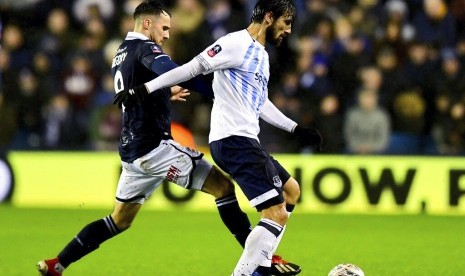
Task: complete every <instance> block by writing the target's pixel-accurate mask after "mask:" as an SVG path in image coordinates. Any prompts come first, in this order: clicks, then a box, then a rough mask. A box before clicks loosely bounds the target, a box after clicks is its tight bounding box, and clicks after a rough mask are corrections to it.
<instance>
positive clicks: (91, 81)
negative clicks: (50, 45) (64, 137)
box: [63, 53, 97, 149]
mask: <svg viewBox="0 0 465 276" xmlns="http://www.w3.org/2000/svg"><path fill="white" fill-rule="evenodd" d="M96 89H97V75H96V74H95V72H94V71H93V68H92V63H91V61H90V60H89V59H88V58H87V56H85V55H84V54H82V53H77V54H75V55H74V56H73V57H72V59H71V60H70V63H69V65H68V66H67V68H65V71H64V74H63V93H64V95H66V97H67V98H68V100H69V104H70V107H71V112H72V116H71V117H72V122H73V133H74V136H73V137H72V140H71V141H69V142H70V146H71V147H73V148H75V149H85V148H86V147H87V146H88V143H89V121H90V114H91V108H92V99H93V96H94V94H95V91H96Z"/></svg>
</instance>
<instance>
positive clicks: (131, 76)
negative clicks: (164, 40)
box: [111, 33, 172, 163]
mask: <svg viewBox="0 0 465 276" xmlns="http://www.w3.org/2000/svg"><path fill="white" fill-rule="evenodd" d="M163 60H165V61H166V60H170V58H169V57H168V56H167V55H166V54H165V53H163V51H162V49H161V47H160V46H158V45H156V44H155V43H154V42H152V41H150V40H147V39H146V38H145V37H144V36H142V35H139V34H137V33H129V34H128V36H127V37H126V39H125V40H124V42H123V43H122V44H121V45H120V46H119V48H118V50H117V52H116V54H115V57H114V58H113V64H112V67H111V72H112V74H113V79H114V84H115V90H116V92H117V93H118V92H119V91H122V90H124V89H128V88H132V87H135V86H137V85H141V84H143V83H145V82H148V81H150V80H152V79H153V78H155V77H157V76H158V74H157V73H155V72H154V71H152V70H151V68H152V66H153V63H155V62H163ZM170 97H171V92H170V89H169V88H165V89H161V90H158V91H154V92H153V93H151V94H149V95H148V97H146V98H145V101H144V102H143V103H139V104H136V103H127V104H126V105H124V106H123V128H122V131H121V137H120V143H119V146H118V148H119V154H120V156H121V160H122V161H125V162H129V163H131V162H132V161H134V160H135V159H137V158H139V157H141V156H143V155H145V154H147V153H149V152H150V151H152V150H153V149H154V148H156V147H157V146H158V145H159V144H160V141H161V140H162V139H167V138H169V139H172V137H171V111H170V108H171V106H170V105H171V103H170Z"/></svg>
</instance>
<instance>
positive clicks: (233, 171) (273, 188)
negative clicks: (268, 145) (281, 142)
mask: <svg viewBox="0 0 465 276" xmlns="http://www.w3.org/2000/svg"><path fill="white" fill-rule="evenodd" d="M210 152H211V155H212V157H213V160H214V161H215V163H216V164H217V165H218V166H219V167H220V168H221V169H222V170H223V171H224V172H226V173H228V174H229V175H231V176H232V178H233V179H234V181H236V183H237V184H238V185H239V187H240V188H241V189H242V191H243V192H244V194H245V196H246V197H247V198H248V200H249V202H250V204H251V205H252V206H253V207H255V208H257V210H258V211H261V210H263V209H266V208H268V207H270V206H274V205H277V204H279V203H282V202H284V197H283V188H282V186H283V185H284V183H286V182H287V180H289V178H290V174H289V173H288V172H287V171H286V170H285V169H284V168H283V167H282V166H281V165H280V164H279V163H278V161H276V160H275V159H274V158H273V157H272V156H271V155H269V154H268V152H266V150H265V149H264V148H262V146H261V145H260V143H259V142H258V141H257V140H255V139H252V138H247V137H242V136H230V137H227V138H224V139H221V140H219V141H214V142H211V143H210Z"/></svg>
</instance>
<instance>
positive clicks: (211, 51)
mask: <svg viewBox="0 0 465 276" xmlns="http://www.w3.org/2000/svg"><path fill="white" fill-rule="evenodd" d="M237 42H238V41H235V40H234V39H233V37H232V36H224V37H221V38H220V39H218V40H217V41H216V42H215V43H213V44H212V45H210V46H209V47H207V48H206V49H205V50H204V51H203V52H201V53H200V54H199V55H197V57H196V58H197V59H198V60H199V62H200V63H201V64H202V66H203V67H204V68H205V70H206V72H205V73H204V74H208V73H211V72H213V71H217V70H222V69H226V68H232V67H236V66H239V65H240V64H241V62H242V58H240V56H241V55H243V54H242V48H241V44H240V43H237Z"/></svg>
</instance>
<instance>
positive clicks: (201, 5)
mask: <svg viewBox="0 0 465 276" xmlns="http://www.w3.org/2000/svg"><path fill="white" fill-rule="evenodd" d="M295 2H296V5H297V6H298V9H297V12H298V15H297V20H296V22H295V23H294V26H293V34H292V35H291V37H289V38H288V40H287V41H286V43H285V44H284V45H282V46H281V47H280V49H275V48H273V47H269V53H270V62H271V77H270V83H269V98H270V99H271V100H272V101H273V102H274V104H275V105H276V106H277V107H278V108H279V109H280V110H282V111H283V112H284V113H285V114H286V115H287V116H289V117H290V118H292V119H294V120H295V121H297V122H299V123H301V124H304V125H307V126H310V127H316V128H318V129H319V130H320V131H321V133H322V135H323V136H324V138H325V145H324V147H323V150H322V151H321V152H314V151H313V150H312V149H309V148H301V147H300V146H299V144H298V143H297V141H296V140H295V139H294V138H293V137H292V136H291V135H289V134H287V133H285V132H283V131H281V130H278V129H274V128H273V127H271V126H268V125H266V124H262V125H261V127H262V131H261V134H260V140H261V142H262V144H263V145H264V146H265V148H266V149H268V150H269V151H270V152H272V153H275V157H276V158H277V159H278V160H279V161H280V162H282V164H283V165H284V166H285V167H286V168H288V170H289V171H290V172H291V173H292V174H293V175H294V176H295V177H296V178H297V179H298V180H299V182H300V184H301V185H302V198H301V201H300V204H299V206H298V207H297V208H296V211H295V214H293V215H292V217H291V220H290V222H289V227H288V232H286V237H285V238H284V239H283V243H282V245H281V246H280V248H279V251H280V254H283V255H284V256H285V257H286V258H288V259H292V261H295V262H296V263H299V264H302V266H303V272H302V275H325V274H327V272H328V271H329V270H330V269H331V268H332V266H334V265H336V264H337V263H342V262H354V263H356V264H358V265H360V266H361V267H362V269H364V270H365V272H366V275H373V276H378V275H393V274H395V275H434V274H439V275H451V276H452V275H461V274H462V272H463V271H464V270H465V264H464V262H463V256H464V255H465V250H464V248H463V244H464V242H465V240H464V237H463V231H462V229H464V228H465V227H464V226H465V225H464V224H465V222H464V221H463V215H465V202H464V199H463V197H464V196H465V184H464V183H463V182H464V181H465V180H463V179H465V162H464V159H463V156H464V153H465V1H463V0H449V1H446V0H408V1H407V0H405V1H402V0H388V1H383V0H296V1H295ZM139 3H140V0H69V1H61V0H24V1H17V0H0V26H1V28H0V29H1V40H0V43H1V48H0V202H1V201H5V203H3V204H0V244H1V249H0V274H3V275H31V274H33V273H34V264H35V262H36V261H37V260H39V259H40V258H44V257H52V256H53V255H55V254H57V252H58V251H59V250H60V249H61V247H62V246H63V245H64V244H65V243H66V242H68V241H69V239H71V238H72V236H73V235H74V234H76V232H77V231H79V230H80V228H81V227H83V226H84V225H85V224H86V223H87V222H90V221H92V220H94V219H96V218H98V217H103V216H105V215H107V214H108V212H109V210H110V208H111V206H112V202H113V197H114V190H115V186H116V182H117V179H118V174H119V170H120V167H119V158H118V154H117V143H118V138H119V131H120V127H121V121H120V112H121V111H120V110H119V109H117V108H116V107H115V106H113V105H112V99H113V95H114V90H113V80H112V78H111V75H110V66H111V62H112V58H113V55H114V52H115V50H116V47H117V46H118V45H119V43H120V42H121V41H122V39H124V37H125V35H126V33H127V32H128V31H132V28H133V20H132V12H133V11H134V8H135V7H136V6H137V5H138V4H139ZM165 3H166V4H167V5H168V6H169V7H170V10H171V13H172V29H171V31H170V40H168V42H167V43H166V44H164V45H163V50H164V51H165V52H166V53H168V54H169V55H170V56H171V57H172V59H173V60H174V61H176V62H177V63H179V64H183V63H185V62H187V61H189V60H190V59H191V58H192V57H194V56H195V55H196V54H197V53H199V52H200V51H201V50H203V49H204V48H206V47H208V46H209V45H210V44H211V43H212V42H213V41H214V40H216V39H217V38H219V37H220V36H222V35H224V34H226V33H227V32H230V31H235V30H239V29H241V28H244V27H246V26H247V24H248V22H249V18H250V16H251V12H252V7H253V5H254V3H255V1H254V0H250V1H248V0H173V1H168V0H166V1H165ZM210 108H211V102H210V101H208V100H206V99H204V98H202V97H201V96H200V95H196V94H195V93H193V94H191V96H190V97H189V99H188V102H187V103H175V104H174V105H173V122H174V124H173V132H174V136H175V139H176V140H179V141H180V142H181V143H183V144H185V145H189V146H192V147H197V148H198V149H200V150H201V151H204V152H205V153H206V155H207V157H208V145H207V140H208V139H207V136H208V131H209V117H210ZM238 194H239V195H240V192H238ZM239 199H240V201H241V206H243V208H244V209H245V210H247V212H248V213H249V214H250V215H251V217H252V219H255V220H253V221H256V213H255V212H254V211H253V210H252V209H250V208H249V207H248V204H247V202H246V200H245V199H244V198H243V196H240V198H239ZM160 222H163V224H161V223H160ZM33 226H34V227H33ZM181 229H189V233H186V232H185V231H181ZM50 237H52V238H50ZM166 237H167V238H166ZM177 241H179V242H177ZM132 242H134V243H133V246H131V247H129V248H128V246H127V245H128V244H132ZM218 245H220V246H218ZM7 248H10V249H7ZM121 252H126V253H127V254H128V255H124V256H122V255H121ZM179 252H183V254H187V255H188V256H190V258H183V257H180V256H181V255H180V253H179ZM239 255H240V248H239V247H238V246H237V245H236V244H235V243H234V241H233V239H232V238H231V237H230V236H229V234H228V233H227V232H226V228H225V227H224V226H222V225H221V223H220V221H219V218H218V216H217V214H215V208H214V204H213V203H212V199H211V198H210V197H208V196H206V195H203V194H200V193H188V192H186V191H182V190H179V189H176V187H173V186H172V185H170V184H168V183H166V184H165V185H164V186H163V188H162V189H159V190H158V191H157V192H156V193H155V194H154V196H153V198H151V199H150V200H149V201H148V202H147V204H146V206H144V209H143V211H142V212H141V216H140V217H138V219H137V220H136V223H135V227H134V229H131V230H129V231H128V232H127V233H125V234H124V235H122V236H121V237H118V238H117V239H115V240H114V241H111V242H109V243H108V244H105V245H104V246H102V248H101V249H99V251H97V252H96V253H94V254H91V255H90V256H87V257H85V258H84V259H83V260H82V263H78V264H76V265H73V266H72V267H71V268H70V270H69V271H68V272H69V275H90V274H89V271H92V273H91V274H92V275H109V274H112V275H136V274H137V275H228V274H229V273H230V271H231V269H232V267H233V266H234V264H235V262H236V260H237V258H238V257H239ZM12 264H14V265H12Z"/></svg>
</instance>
